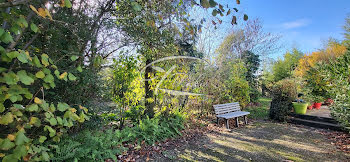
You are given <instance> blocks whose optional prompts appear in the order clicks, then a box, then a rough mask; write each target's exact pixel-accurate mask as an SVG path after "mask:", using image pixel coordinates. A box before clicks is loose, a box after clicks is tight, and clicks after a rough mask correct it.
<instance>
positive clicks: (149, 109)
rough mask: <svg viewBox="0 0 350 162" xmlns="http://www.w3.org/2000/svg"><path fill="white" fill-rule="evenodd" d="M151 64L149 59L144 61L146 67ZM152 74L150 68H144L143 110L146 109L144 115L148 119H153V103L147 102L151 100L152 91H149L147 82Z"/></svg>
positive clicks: (148, 82)
mask: <svg viewBox="0 0 350 162" xmlns="http://www.w3.org/2000/svg"><path fill="white" fill-rule="evenodd" d="M151 62H152V60H151V59H150V58H147V60H146V66H147V65H148V64H150V63H151ZM151 74H152V69H151V67H146V70H145V108H146V111H145V113H146V115H148V117H149V118H153V117H154V109H153V108H154V102H151V101H149V100H151V99H152V98H153V90H151V87H150V82H151V81H148V79H150V75H151Z"/></svg>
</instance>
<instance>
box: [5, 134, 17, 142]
mask: <svg viewBox="0 0 350 162" xmlns="http://www.w3.org/2000/svg"><path fill="white" fill-rule="evenodd" d="M7 138H8V139H9V140H10V141H14V140H15V139H16V136H15V135H13V134H9V135H7Z"/></svg>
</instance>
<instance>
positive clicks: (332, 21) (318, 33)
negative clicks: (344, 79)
mask: <svg viewBox="0 0 350 162" xmlns="http://www.w3.org/2000/svg"><path fill="white" fill-rule="evenodd" d="M232 1H233V2H235V1H234V0H227V2H228V3H230V4H232V5H233V3H232ZM227 2H226V3H227ZM238 8H239V9H240V10H241V11H242V12H244V13H246V14H248V16H249V17H250V18H259V19H260V20H262V22H263V26H264V28H265V30H266V31H269V32H272V33H277V34H281V35H282V40H281V42H282V43H283V45H284V49H282V50H281V52H278V53H276V54H274V55H271V56H270V57H273V58H276V57H281V56H282V55H283V53H284V52H285V51H286V50H288V49H290V48H292V47H297V48H299V49H300V50H302V51H303V52H311V51H314V50H316V49H319V48H322V41H323V40H327V39H328V38H329V37H333V38H336V39H339V40H342V39H343V35H342V33H343V29H342V26H343V25H344V22H345V18H346V16H347V15H348V14H350V0H241V5H239V6H238Z"/></svg>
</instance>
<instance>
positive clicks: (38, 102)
mask: <svg viewBox="0 0 350 162" xmlns="http://www.w3.org/2000/svg"><path fill="white" fill-rule="evenodd" d="M34 102H35V103H36V104H42V103H43V101H41V100H40V99H39V98H38V97H35V98H34Z"/></svg>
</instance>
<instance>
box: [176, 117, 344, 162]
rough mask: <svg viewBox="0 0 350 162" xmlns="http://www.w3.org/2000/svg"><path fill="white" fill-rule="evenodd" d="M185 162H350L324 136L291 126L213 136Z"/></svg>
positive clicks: (192, 148)
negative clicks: (286, 161)
mask: <svg viewBox="0 0 350 162" xmlns="http://www.w3.org/2000/svg"><path fill="white" fill-rule="evenodd" d="M178 160H183V161H283V160H291V161H349V160H350V159H349V155H347V154H345V153H342V152H338V151H337V150H336V149H335V147H334V146H333V145H331V144H330V142H329V141H328V140H327V139H326V138H325V137H324V136H322V135H321V134H319V133H318V132H317V131H315V130H310V129H308V128H299V127H295V126H292V125H288V124H279V123H270V122H259V123H258V124H252V125H251V126H250V127H246V128H237V129H233V130H232V132H218V131H216V132H212V133H209V134H207V136H205V137H203V138H202V139H200V144H199V145H189V146H188V147H187V148H186V149H184V150H183V151H182V153H181V154H180V155H179V156H178Z"/></svg>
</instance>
